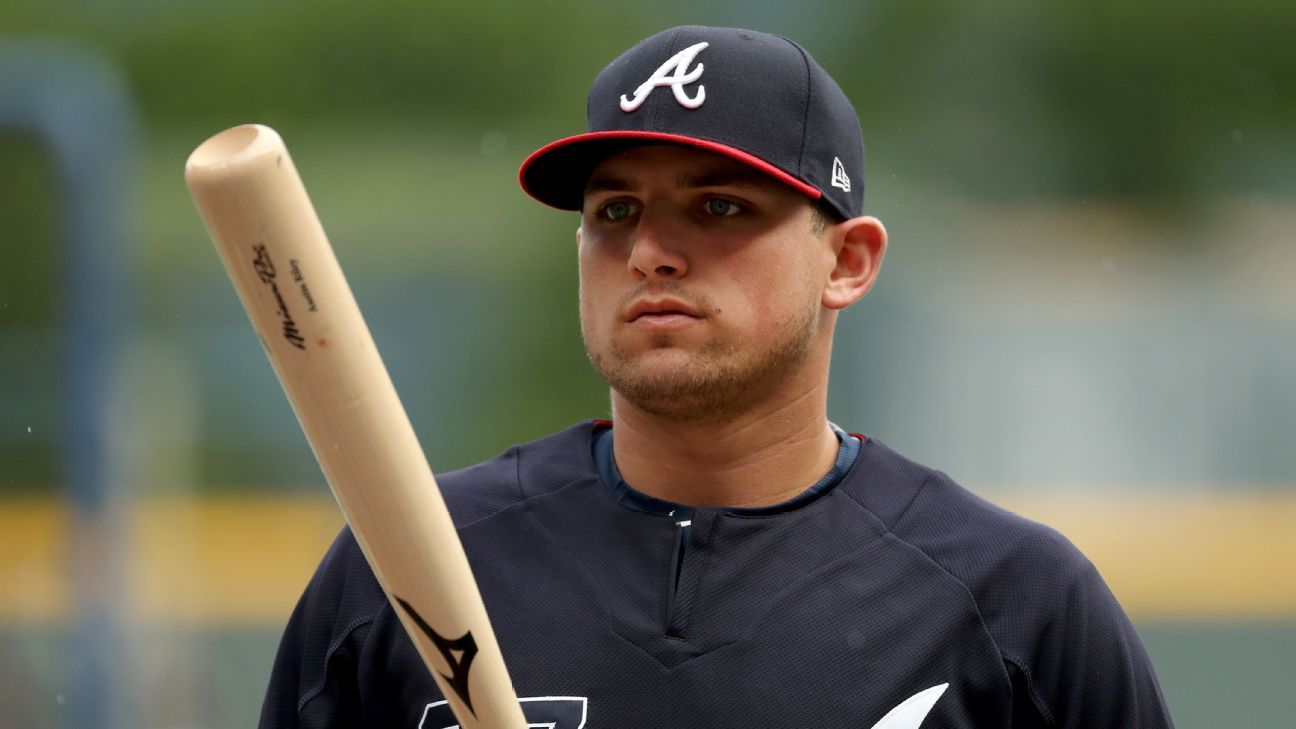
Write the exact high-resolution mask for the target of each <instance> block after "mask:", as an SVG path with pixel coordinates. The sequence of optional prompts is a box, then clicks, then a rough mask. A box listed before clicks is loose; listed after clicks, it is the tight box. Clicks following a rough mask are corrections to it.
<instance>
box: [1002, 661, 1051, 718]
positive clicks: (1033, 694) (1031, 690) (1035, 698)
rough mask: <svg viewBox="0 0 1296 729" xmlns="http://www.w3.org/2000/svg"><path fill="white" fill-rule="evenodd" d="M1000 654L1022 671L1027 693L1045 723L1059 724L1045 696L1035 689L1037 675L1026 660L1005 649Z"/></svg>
mask: <svg viewBox="0 0 1296 729" xmlns="http://www.w3.org/2000/svg"><path fill="white" fill-rule="evenodd" d="M999 654H1000V655H1002V656H1003V659H1004V662H1005V663H1010V664H1012V666H1013V668H1016V669H1017V670H1018V671H1020V672H1021V675H1022V678H1023V679H1025V681H1026V694H1027V695H1028V696H1030V700H1031V705H1032V706H1034V707H1035V710H1036V711H1038V712H1039V714H1040V717H1041V718H1043V719H1044V723H1046V724H1048V725H1049V726H1057V721H1056V720H1055V719H1054V718H1053V712H1052V711H1049V707H1048V704H1047V703H1046V702H1045V701H1044V697H1042V696H1040V695H1039V691H1037V690H1036V689H1035V677H1034V676H1032V675H1031V670H1030V666H1028V665H1026V662H1025V661H1023V660H1022V659H1020V658H1018V657H1017V656H1015V655H1013V654H1011V653H1006V652H1004V651H1003V650H1000V651H999Z"/></svg>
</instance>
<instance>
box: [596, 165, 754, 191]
mask: <svg viewBox="0 0 1296 729" xmlns="http://www.w3.org/2000/svg"><path fill="white" fill-rule="evenodd" d="M771 182H772V181H771V180H770V178H769V177H768V176H767V175H765V174H764V173H762V172H759V171H757V170H748V169H739V168H734V169H719V170H713V171H706V172H701V173H697V174H693V173H688V174H683V175H680V176H679V177H677V178H676V179H675V187H677V188H680V189H690V188H698V187H765V186H767V185H769V184H770V183H771ZM634 189H635V185H634V183H633V182H632V181H631V180H628V179H625V178H623V177H617V176H614V175H608V174H602V175H596V176H594V177H591V178H590V180H589V182H587V183H586V184H585V194H586V195H588V194H590V193H595V192H632V191H633V190H634Z"/></svg>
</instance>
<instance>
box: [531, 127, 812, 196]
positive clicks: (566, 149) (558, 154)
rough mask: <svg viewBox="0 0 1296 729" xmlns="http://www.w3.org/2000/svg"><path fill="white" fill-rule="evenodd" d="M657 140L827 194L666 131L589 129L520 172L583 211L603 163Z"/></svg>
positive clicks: (715, 145) (736, 153) (748, 158)
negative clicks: (709, 153) (592, 177)
mask: <svg viewBox="0 0 1296 729" xmlns="http://www.w3.org/2000/svg"><path fill="white" fill-rule="evenodd" d="M653 142H664V143H668V144H683V145H686V146H689V147H697V148H699V149H705V150H709V151H712V152H715V153H717V154H722V155H724V156H726V157H729V158H731V159H734V160H737V161H739V162H742V163H744V164H747V165H751V166H752V167H755V168H756V169H758V170H760V171H761V172H764V173H765V174H767V175H769V176H770V177H773V178H774V179H776V180H778V181H779V182H782V183H785V184H787V185H789V186H791V187H792V188H793V189H795V190H797V191H798V192H800V193H802V194H804V195H806V196H808V197H811V198H814V199H818V198H821V197H823V192H822V191H820V190H819V188H817V187H815V186H814V185H811V184H809V183H807V182H804V181H802V180H800V179H798V178H796V177H793V176H792V175H790V174H788V173H787V172H785V171H783V170H781V169H779V168H778V167H775V166H774V165H772V164H770V163H769V162H766V161H765V160H763V159H761V158H759V157H757V156H755V155H752V154H750V153H748V152H744V151H742V150H741V149H735V148H733V147H730V146H727V145H724V144H720V143H719V142H713V141H711V140H708V139H697V138H695V137H686V136H682V135H679V134H666V133H664V132H636V131H613V132H589V133H586V134H577V135H576V136H574V137H567V138H565V139H559V140H557V141H555V142H550V143H549V144H546V145H545V146H543V147H541V148H540V149H537V150H536V151H535V152H532V153H531V156H529V157H527V158H526V161H524V162H523V163H522V167H521V169H519V170H518V182H520V183H521V184H522V189H523V190H525V191H526V193H527V194H528V195H530V196H531V197H533V198H535V199H536V200H539V201H540V202H542V203H544V204H545V205H548V206H550V207H554V208H558V209H559V210H580V209H581V204H582V202H583V200H584V197H585V183H586V182H587V181H588V180H589V176H590V173H591V172H593V171H594V168H595V167H596V166H598V163H599V162H601V161H602V160H603V159H604V158H606V157H607V156H608V155H610V154H613V153H615V152H618V151H620V150H622V149H626V148H629V147H634V146H638V145H641V144H648V143H653Z"/></svg>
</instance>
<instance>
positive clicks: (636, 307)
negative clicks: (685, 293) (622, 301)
mask: <svg viewBox="0 0 1296 729" xmlns="http://www.w3.org/2000/svg"><path fill="white" fill-rule="evenodd" d="M702 318H703V317H702V314H701V312H699V311H698V310H697V309H696V308H694V307H692V306H689V305H688V304H685V303H684V302H682V301H677V300H673V299H670V300H667V299H658V300H640V301H637V302H635V303H634V304H633V305H632V306H631V307H630V309H629V310H628V311H627V312H626V316H625V320H626V322H628V323H631V324H633V323H636V322H641V323H658V324H666V323H683V322H686V321H692V320H697V319H702Z"/></svg>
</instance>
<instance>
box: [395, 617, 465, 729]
mask: <svg viewBox="0 0 1296 729" xmlns="http://www.w3.org/2000/svg"><path fill="white" fill-rule="evenodd" d="M396 602H399V603H400V606H401V607H402V608H403V609H404V610H405V612H406V613H408V614H409V616H410V618H411V619H412V620H413V621H414V622H415V623H416V624H418V626H419V630H422V631H423V634H424V635H426V636H427V637H428V639H429V640H431V641H432V644H433V645H435V646H436V647H437V650H438V651H441V657H442V658H445V660H446V663H448V664H450V675H449V676H447V675H445V674H442V675H441V678H444V679H445V680H446V682H448V683H449V684H450V688H451V689H452V690H453V691H454V692H455V694H456V695H458V696H459V700H460V701H462V702H463V704H464V706H466V707H468V711H469V712H471V713H472V715H473V716H476V715H477V712H475V711H473V705H472V697H470V696H469V695H468V671H469V669H470V668H472V662H473V658H476V657H477V641H476V640H473V636H472V631H471V630H470V631H468V632H467V633H464V634H463V635H462V636H460V637H458V638H455V639H454V640H450V639H449V638H445V637H442V636H441V634H440V633H438V632H436V631H435V630H433V629H432V626H431V625H428V624H427V621H426V620H424V619H423V616H421V615H419V614H418V613H417V612H416V611H415V610H414V607H413V606H412V605H410V604H409V603H408V602H405V601H404V600H403V599H401V598H399V597H397V598H396ZM456 652H457V653H458V654H459V657H458V658H457V659H456V658H455V653H456Z"/></svg>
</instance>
